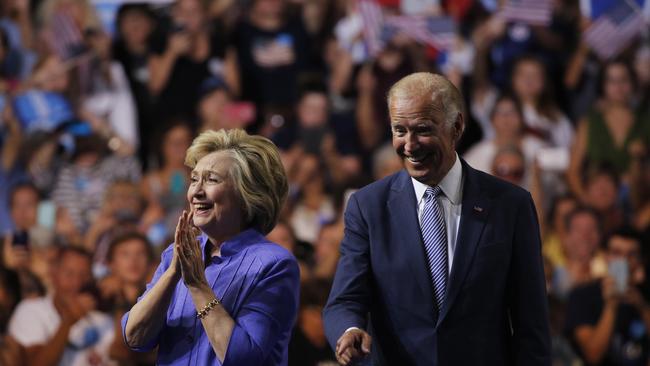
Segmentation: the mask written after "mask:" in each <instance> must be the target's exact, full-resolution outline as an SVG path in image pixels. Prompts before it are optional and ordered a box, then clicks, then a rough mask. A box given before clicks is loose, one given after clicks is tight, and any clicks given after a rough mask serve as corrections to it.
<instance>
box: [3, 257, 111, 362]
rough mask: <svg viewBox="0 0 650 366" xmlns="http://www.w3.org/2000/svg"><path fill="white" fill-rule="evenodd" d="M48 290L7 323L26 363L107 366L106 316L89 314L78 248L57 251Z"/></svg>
mask: <svg viewBox="0 0 650 366" xmlns="http://www.w3.org/2000/svg"><path fill="white" fill-rule="evenodd" d="M52 282H53V286H54V292H53V293H52V294H49V295H47V296H45V297H40V298H33V299H25V300H23V301H21V302H20V304H18V307H17V308H16V310H15V312H14V314H13V316H12V317H11V320H10V321H9V334H10V335H11V336H12V337H13V338H14V339H15V340H16V341H17V342H18V343H19V344H20V345H21V346H22V347H24V348H25V357H26V364H27V365H39V366H40V365H43V366H49V365H61V366H64V365H65V366H82V365H112V364H114V363H113V362H111V361H110V359H109V357H108V349H109V346H110V344H111V342H112V340H113V335H114V330H113V321H112V319H111V317H110V316H108V315H106V314H103V313H101V312H99V311H96V310H94V309H95V306H96V300H95V297H94V296H93V295H92V294H91V293H90V292H88V290H86V289H90V288H91V286H90V285H91V284H92V277H91V257H90V255H89V254H88V253H87V252H85V251H84V250H82V249H79V248H74V247H66V248H62V249H61V250H60V252H59V253H58V257H57V260H56V264H55V265H54V267H53V270H52Z"/></svg>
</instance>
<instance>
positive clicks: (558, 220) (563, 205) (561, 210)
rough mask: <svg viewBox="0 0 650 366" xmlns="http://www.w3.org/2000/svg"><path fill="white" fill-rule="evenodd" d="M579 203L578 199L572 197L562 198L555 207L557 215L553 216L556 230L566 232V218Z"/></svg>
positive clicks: (561, 232)
mask: <svg viewBox="0 0 650 366" xmlns="http://www.w3.org/2000/svg"><path fill="white" fill-rule="evenodd" d="M576 205H577V202H576V200H574V199H573V198H570V197H566V198H564V199H561V200H560V201H559V202H558V203H557V204H556V207H555V216H553V226H554V227H555V230H556V232H558V233H560V234H564V233H566V225H565V220H564V218H565V217H566V215H567V214H568V213H569V212H571V211H572V210H573V209H574V208H575V207H576Z"/></svg>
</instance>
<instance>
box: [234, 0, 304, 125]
mask: <svg viewBox="0 0 650 366" xmlns="http://www.w3.org/2000/svg"><path fill="white" fill-rule="evenodd" d="M288 3H289V2H288V1H286V0H252V1H249V2H248V3H247V7H246V10H245V11H244V13H243V17H242V18H241V20H240V21H239V23H237V24H236V26H235V28H234V30H233V34H232V39H231V47H232V48H231V52H233V53H234V54H236V57H237V62H238V64H239V70H238V71H239V79H240V80H241V98H242V99H243V100H246V101H250V102H253V103H254V104H255V107H256V110H257V112H258V113H257V116H258V118H257V121H256V123H255V124H253V125H251V126H250V128H249V129H250V130H252V131H260V129H261V128H263V126H262V125H261V123H262V121H263V116H265V115H266V114H267V113H268V112H269V111H270V110H272V109H278V110H282V111H286V110H290V109H291V108H292V106H293V105H294V103H295V102H296V101H297V97H298V92H299V84H298V80H299V76H300V74H301V72H304V71H305V70H307V69H308V66H309V65H308V63H309V60H308V58H309V50H310V47H309V35H308V33H307V31H306V29H305V27H304V24H303V23H302V20H301V19H300V17H299V16H297V15H295V14H292V13H291V12H289V11H288V10H289V9H288V7H289V4H288ZM285 117H286V116H285Z"/></svg>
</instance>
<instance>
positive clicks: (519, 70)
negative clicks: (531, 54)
mask: <svg viewBox="0 0 650 366" xmlns="http://www.w3.org/2000/svg"><path fill="white" fill-rule="evenodd" d="M512 88H513V90H514V92H515V94H516V95H517V96H518V97H519V98H520V99H521V100H522V101H527V100H535V99H536V98H538V97H539V96H540V95H541V94H542V91H543V90H544V68H543V66H542V64H540V63H539V62H537V61H533V60H525V61H521V62H519V63H518V64H517V66H515V69H514V71H513V75H512Z"/></svg>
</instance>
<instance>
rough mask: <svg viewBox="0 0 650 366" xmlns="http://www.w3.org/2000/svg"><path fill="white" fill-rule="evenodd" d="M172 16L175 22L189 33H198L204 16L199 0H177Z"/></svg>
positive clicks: (201, 27)
mask: <svg viewBox="0 0 650 366" xmlns="http://www.w3.org/2000/svg"><path fill="white" fill-rule="evenodd" d="M172 16H173V18H174V23H175V24H177V25H183V26H184V27H185V29H186V30H187V31H188V32H190V33H198V32H200V31H201V30H202V29H203V25H204V24H203V23H204V21H205V16H204V9H203V6H202V5H201V1H200V0H177V1H176V3H175V4H174V10H173V13H172Z"/></svg>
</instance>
